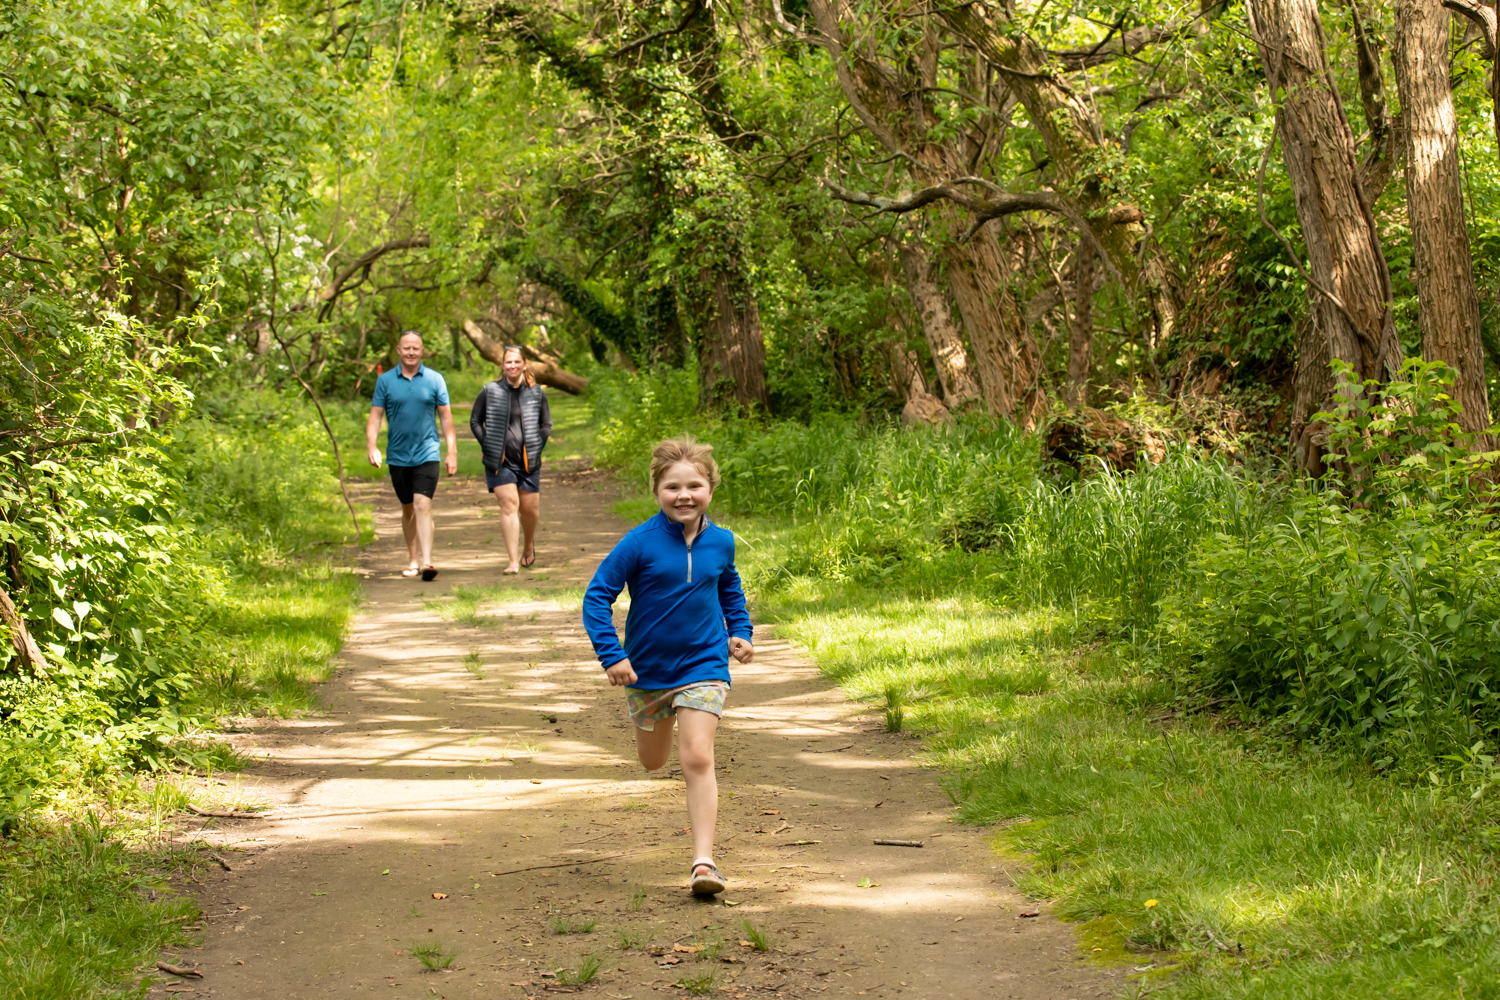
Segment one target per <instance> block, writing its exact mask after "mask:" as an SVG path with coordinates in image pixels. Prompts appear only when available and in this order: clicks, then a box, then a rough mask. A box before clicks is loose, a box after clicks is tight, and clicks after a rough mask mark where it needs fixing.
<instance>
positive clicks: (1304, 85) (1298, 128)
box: [1245, 0, 1401, 442]
mask: <svg viewBox="0 0 1500 1000" xmlns="http://www.w3.org/2000/svg"><path fill="white" fill-rule="evenodd" d="M1245 8H1246V12H1247V14H1248V15H1249V21H1250V29H1251V34H1252V36H1253V37H1254V38H1255V42H1256V45H1257V47H1258V48H1259V49H1260V57H1261V62H1262V64H1263V65H1264V67H1265V72H1266V82H1267V84H1268V85H1269V86H1270V89H1271V93H1272V94H1274V95H1277V96H1278V98H1279V99H1280V101H1281V104H1280V106H1279V107H1278V108H1277V110H1276V126H1277V129H1278V130H1279V131H1280V134H1281V143H1282V156H1283V158H1284V160H1285V162H1286V170H1287V175H1288V177H1289V178H1290V180H1291V184H1292V192H1293V194H1294V196H1295V198H1296V202H1297V217H1298V219H1299V220H1300V221H1301V223H1302V235H1303V239H1304V240H1305V242H1306V244H1307V256H1308V269H1309V271H1310V272H1311V275H1312V280H1313V283H1314V285H1315V287H1314V288H1313V289H1312V290H1311V291H1310V292H1309V294H1311V295H1312V296H1313V301H1312V303H1311V305H1312V312H1313V316H1314V319H1315V321H1316V323H1317V329H1318V331H1319V333H1320V334H1321V336H1322V337H1323V338H1324V339H1325V340H1326V341H1327V345H1328V358H1329V360H1334V359H1337V360H1342V361H1345V362H1347V363H1348V364H1350V365H1351V366H1352V367H1353V368H1354V371H1355V375H1356V377H1357V378H1360V379H1361V380H1363V379H1374V380H1376V381H1378V382H1382V383H1383V382H1385V381H1387V380H1388V379H1390V378H1391V377H1392V376H1393V375H1394V374H1395V373H1396V372H1398V371H1399V370H1400V367H1401V344H1400V342H1399V341H1398V340H1397V339H1396V324H1395V318H1394V316H1393V315H1392V313H1391V290H1390V288H1391V286H1390V274H1389V272H1388V271H1387V269H1386V262H1385V254H1384V252H1383V251H1382V249H1381V246H1380V234H1379V232H1378V231H1377V229H1376V226H1375V217H1374V215H1373V214H1372V212H1371V210H1370V205H1369V204H1368V202H1366V201H1365V198H1364V192H1363V191H1362V189H1361V186H1360V181H1359V164H1358V162H1357V160H1356V159H1355V145H1354V135H1353V133H1352V132H1351V130H1350V128H1349V123H1348V120H1347V119H1345V117H1344V112H1343V108H1342V106H1341V104H1340V102H1339V95H1338V93H1337V91H1336V90H1334V88H1333V86H1332V82H1331V81H1332V75H1331V73H1330V72H1329V68H1328V60H1327V56H1326V54H1325V52H1324V39H1323V24H1322V20H1321V18H1320V16H1319V13H1318V5H1317V0H1246V4H1245ZM1317 384H1318V380H1316V379H1307V380H1303V381H1299V383H1298V386H1299V388H1303V387H1308V388H1311V387H1313V386H1316V385H1317ZM1329 401H1330V400H1329V399H1328V398H1323V399H1309V400H1302V399H1298V400H1297V401H1296V402H1295V403H1294V407H1293V409H1294V412H1298V413H1305V414H1311V413H1312V412H1315V411H1317V410H1318V409H1321V408H1322V407H1323V406H1325V405H1327V404H1328V403H1329ZM1303 432H1304V427H1303V426H1299V425H1297V424H1296V423H1295V422H1294V424H1293V427H1292V440H1293V441H1294V442H1296V441H1299V440H1301V438H1302V437H1303Z"/></svg>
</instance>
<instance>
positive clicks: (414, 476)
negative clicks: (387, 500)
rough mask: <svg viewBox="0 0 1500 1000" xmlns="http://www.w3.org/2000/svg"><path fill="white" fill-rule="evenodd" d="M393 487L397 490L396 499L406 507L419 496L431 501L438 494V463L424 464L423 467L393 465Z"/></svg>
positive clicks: (391, 467)
mask: <svg viewBox="0 0 1500 1000" xmlns="http://www.w3.org/2000/svg"><path fill="white" fill-rule="evenodd" d="M390 470H391V485H392V486H394V487H395V488H396V499H397V500H400V501H401V503H402V505H403V506H405V505H406V504H409V503H411V502H412V499H413V498H414V497H415V496H416V495H417V494H418V493H420V494H422V495H423V496H424V497H426V498H427V499H429V500H431V499H432V495H433V494H434V493H436V492H437V484H438V463H436V462H423V463H422V464H421V465H392V466H390Z"/></svg>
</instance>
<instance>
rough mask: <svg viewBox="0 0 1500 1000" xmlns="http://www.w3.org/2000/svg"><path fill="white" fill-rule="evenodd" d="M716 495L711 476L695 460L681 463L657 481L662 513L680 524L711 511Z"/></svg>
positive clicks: (657, 499)
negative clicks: (700, 469)
mask: <svg viewBox="0 0 1500 1000" xmlns="http://www.w3.org/2000/svg"><path fill="white" fill-rule="evenodd" d="M713 498H714V491H713V487H712V486H710V485H709V483H708V477H707V476H705V475H704V474H703V473H701V472H699V471H698V468H697V467H696V466H695V465H693V463H692V462H678V463H677V464H676V465H674V466H672V467H671V468H670V469H668V470H667V471H666V472H663V473H662V475H661V479H659V480H657V483H656V502H657V503H659V504H661V510H662V513H663V514H665V515H667V517H669V518H671V519H672V520H674V521H676V522H677V523H678V524H692V523H693V522H694V521H696V520H698V518H699V517H700V516H702V515H703V513H704V512H705V511H706V510H708V505H709V503H710V502H711V501H712V500H713Z"/></svg>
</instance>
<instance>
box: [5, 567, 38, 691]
mask: <svg viewBox="0 0 1500 1000" xmlns="http://www.w3.org/2000/svg"><path fill="white" fill-rule="evenodd" d="M0 622H4V623H5V628H6V630H7V631H8V632H10V641H11V645H12V646H14V647H15V650H16V657H17V658H18V659H19V660H20V662H21V663H22V664H24V665H25V666H26V667H27V669H29V670H30V671H31V674H32V676H34V677H46V676H47V675H48V673H50V671H49V669H48V667H47V661H46V660H44V659H43V658H42V650H41V647H39V646H38V645H37V644H36V640H35V639H33V638H32V637H31V631H30V630H29V629H27V627H26V619H25V618H22V617H21V612H20V611H19V610H17V608H16V606H15V603H14V602H12V601H11V599H10V595H9V594H7V593H6V592H5V590H4V588H0Z"/></svg>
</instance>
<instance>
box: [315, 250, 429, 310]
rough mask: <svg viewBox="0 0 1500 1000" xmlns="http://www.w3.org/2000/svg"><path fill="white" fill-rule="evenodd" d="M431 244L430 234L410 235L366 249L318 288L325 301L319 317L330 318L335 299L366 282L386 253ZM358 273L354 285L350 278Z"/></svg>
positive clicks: (322, 299) (320, 300)
mask: <svg viewBox="0 0 1500 1000" xmlns="http://www.w3.org/2000/svg"><path fill="white" fill-rule="evenodd" d="M430 246H432V237H430V236H408V237H407V238H406V239H403V240H390V241H388V242H385V243H382V244H380V246H378V247H374V248H372V249H370V250H366V251H365V252H364V253H363V254H361V255H360V256H359V257H358V258H357V259H356V260H355V261H354V263H352V264H350V265H349V266H348V267H346V268H344V269H343V270H342V271H339V272H338V273H337V274H335V275H334V276H333V280H332V281H330V282H329V283H328V284H326V285H324V286H323V287H322V288H321V289H319V290H318V301H319V302H321V303H323V305H322V306H320V307H319V309H318V319H320V320H324V319H327V318H328V313H329V312H330V311H331V310H332V309H333V302H334V300H335V299H337V298H338V297H339V296H340V295H342V294H344V292H347V291H349V290H350V289H353V288H358V287H359V286H360V285H362V284H364V281H365V279H366V278H368V277H369V276H370V268H371V267H373V266H374V265H375V262H376V261H378V260H379V259H380V258H382V257H384V256H385V255H386V254H388V253H394V252H395V251H397V250H412V249H416V248H419V247H430ZM356 274H357V275H359V280H358V281H356V282H354V284H352V285H351V284H349V282H350V280H351V279H353V278H354V276H355V275H356Z"/></svg>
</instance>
